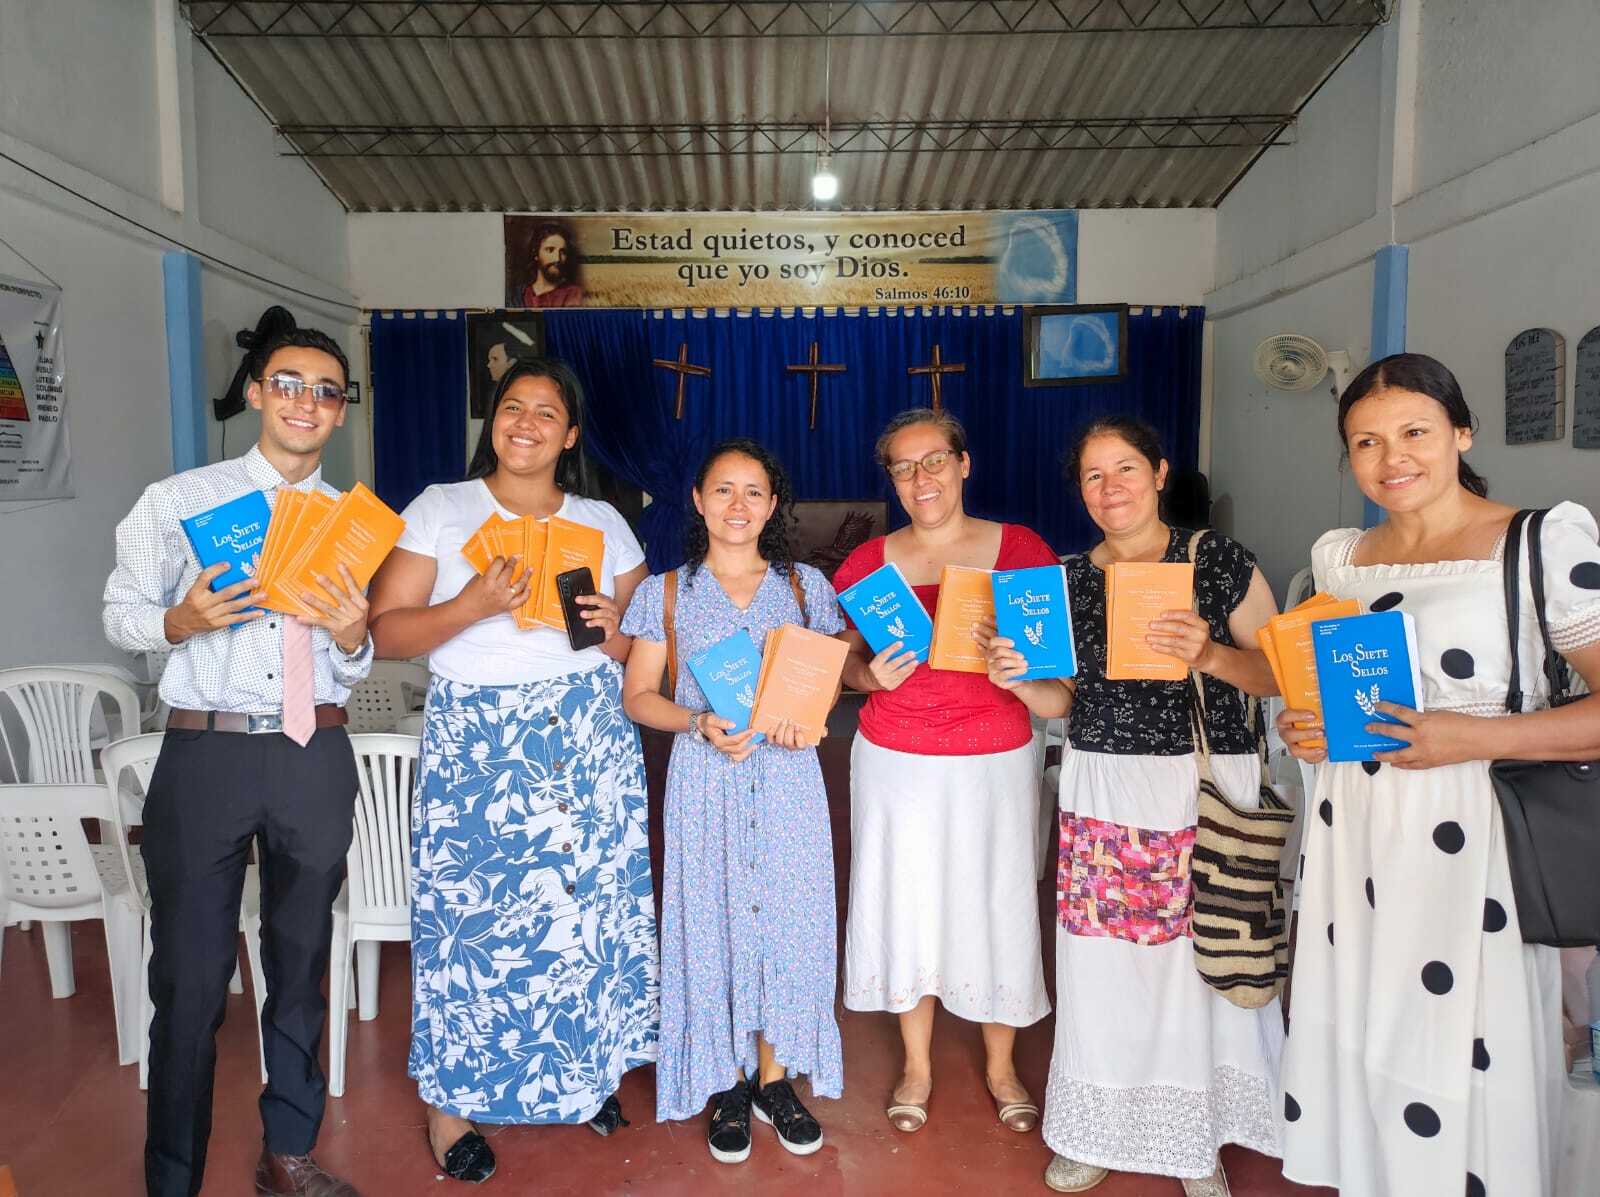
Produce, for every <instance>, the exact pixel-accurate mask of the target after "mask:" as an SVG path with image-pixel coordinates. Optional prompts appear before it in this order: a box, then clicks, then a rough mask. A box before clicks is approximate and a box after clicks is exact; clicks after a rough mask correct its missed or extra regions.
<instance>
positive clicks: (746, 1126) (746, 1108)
mask: <svg viewBox="0 0 1600 1197" xmlns="http://www.w3.org/2000/svg"><path fill="white" fill-rule="evenodd" d="M711 1102H712V1104H711V1125H710V1126H709V1127H707V1129H706V1145H707V1146H708V1147H710V1148H711V1158H712V1159H714V1160H716V1161H717V1163H719V1164H742V1163H744V1162H745V1161H746V1160H747V1159H749V1158H750V1086H749V1085H748V1084H747V1083H746V1082H744V1081H740V1082H739V1083H738V1084H737V1085H735V1086H734V1087H733V1088H732V1089H724V1090H723V1091H722V1092H721V1093H719V1094H717V1095H716V1096H715V1097H713V1098H712V1099H711Z"/></svg>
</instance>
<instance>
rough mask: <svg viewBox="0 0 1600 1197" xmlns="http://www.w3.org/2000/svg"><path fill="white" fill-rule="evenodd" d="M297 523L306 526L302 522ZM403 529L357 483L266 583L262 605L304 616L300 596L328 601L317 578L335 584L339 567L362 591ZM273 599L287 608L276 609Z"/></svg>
mask: <svg viewBox="0 0 1600 1197" xmlns="http://www.w3.org/2000/svg"><path fill="white" fill-rule="evenodd" d="M300 522H301V523H302V524H304V522H305V518H304V516H302V518H301V520H300ZM405 526H406V523H405V521H404V520H403V519H401V518H400V517H399V516H398V515H396V514H395V513H394V512H393V511H391V510H389V508H388V506H387V505H386V504H385V503H384V502H383V500H382V499H380V498H378V496H377V495H375V494H373V493H372V492H371V491H370V490H368V489H367V488H366V487H365V486H363V485H362V484H361V483H359V482H357V483H356V484H355V486H354V487H352V488H351V489H350V490H349V491H347V492H345V494H343V495H342V496H340V498H339V500H338V502H337V503H335V504H334V507H333V510H332V511H330V512H329V513H328V515H327V516H326V518H324V519H323V520H322V521H321V523H320V524H318V526H317V528H316V530H315V532H314V533H313V534H312V535H311V536H310V537H309V538H308V539H307V540H306V541H305V543H304V547H302V548H301V549H300V551H299V553H297V554H296V556H295V557H294V558H293V559H291V560H290V561H289V562H288V564H286V565H285V566H284V567H283V568H282V570H281V571H280V572H278V573H277V574H276V575H275V576H274V577H272V578H270V579H269V580H268V582H267V601H266V602H265V603H264V604H263V605H264V606H268V607H272V608H273V609H274V610H279V611H287V613H288V614H291V615H298V614H302V613H304V612H305V610H306V608H305V604H304V603H302V602H301V601H300V599H299V597H298V596H299V595H300V594H301V593H304V592H306V591H311V590H313V589H315V590H316V591H317V592H318V593H319V594H321V595H322V597H331V596H328V595H327V594H326V592H323V591H322V588H321V587H320V586H319V585H318V584H317V581H316V575H317V574H321V575H322V576H323V577H325V578H327V579H328V580H329V581H331V582H339V581H340V574H339V566H340V565H343V566H345V567H346V568H347V569H349V571H350V576H351V577H352V578H354V579H355V583H356V585H357V586H358V587H360V588H361V589H363V590H365V589H366V587H367V584H368V583H370V582H371V581H372V575H373V574H375V573H377V572H378V566H380V565H382V564H383V559H384V558H385V557H387V556H388V555H389V550H390V549H392V548H394V546H395V544H396V542H397V541H399V539H400V533H401V532H402V531H404V530H405ZM275 599H276V600H279V601H281V602H283V603H284V604H285V605H282V606H275V605H274V600H275ZM290 604H292V605H290Z"/></svg>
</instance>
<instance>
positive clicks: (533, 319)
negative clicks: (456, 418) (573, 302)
mask: <svg viewBox="0 0 1600 1197" xmlns="http://www.w3.org/2000/svg"><path fill="white" fill-rule="evenodd" d="M543 353H544V317H543V316H540V315H539V314H538V313H537V312H508V311H497V312H468V313H467V410H468V412H469V413H470V414H471V416H472V418H473V419H474V420H481V419H483V414H484V412H486V411H488V409H489V400H490V399H492V398H493V397H494V389H495V387H496V386H497V385H499V382H500V379H501V378H502V377H504V376H505V373H506V371H507V370H509V369H511V367H512V365H513V364H514V363H516V362H517V361H518V360H519V359H521V358H527V357H539V356H541V355H542V354H543Z"/></svg>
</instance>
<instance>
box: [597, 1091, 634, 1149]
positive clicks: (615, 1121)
mask: <svg viewBox="0 0 1600 1197" xmlns="http://www.w3.org/2000/svg"><path fill="white" fill-rule="evenodd" d="M627 1125H628V1120H627V1119H626V1118H624V1117H623V1116H622V1103H621V1102H620V1101H618V1100H617V1095H616V1094H615V1093H613V1094H612V1095H611V1096H610V1097H608V1098H606V1104H605V1105H603V1106H601V1107H600V1112H599V1113H598V1114H596V1115H595V1116H594V1117H593V1118H591V1119H589V1129H590V1130H592V1131H593V1132H594V1133H595V1134H597V1135H599V1136H601V1137H602V1138H604V1137H605V1136H607V1135H609V1134H611V1132H612V1131H614V1130H617V1129H618V1128H619V1127H624V1126H627Z"/></svg>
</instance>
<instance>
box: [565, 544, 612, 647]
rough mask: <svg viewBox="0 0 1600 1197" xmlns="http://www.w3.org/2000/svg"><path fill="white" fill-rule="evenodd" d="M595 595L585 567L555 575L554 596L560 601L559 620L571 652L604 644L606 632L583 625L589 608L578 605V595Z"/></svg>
mask: <svg viewBox="0 0 1600 1197" xmlns="http://www.w3.org/2000/svg"><path fill="white" fill-rule="evenodd" d="M595 593H597V592H596V590H595V588H594V575H593V574H592V573H590V572H589V567H588V566H587V565H580V566H579V567H578V568H577V569H569V570H568V571H567V572H566V573H564V574H557V575H556V595H557V597H558V598H560V599H561V618H562V619H564V620H565V621H566V624H567V643H568V644H570V645H572V651H573V652H577V651H578V650H579V649H584V648H593V647H594V646H595V645H597V644H604V643H605V640H606V630H605V629H604V628H596V627H591V626H590V625H588V624H586V623H584V622H583V617H584V614H585V613H586V612H588V611H589V610H590V608H588V607H580V606H579V605H578V596H579V595H580V594H595Z"/></svg>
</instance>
